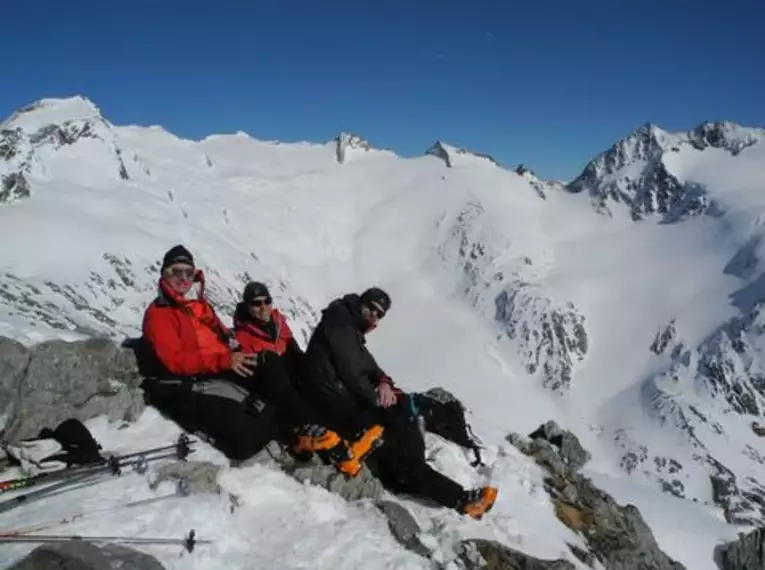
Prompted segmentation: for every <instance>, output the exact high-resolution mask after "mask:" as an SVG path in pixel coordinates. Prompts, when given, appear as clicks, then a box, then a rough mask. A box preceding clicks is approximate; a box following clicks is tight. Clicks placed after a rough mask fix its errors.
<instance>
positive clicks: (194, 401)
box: [142, 378, 279, 461]
mask: <svg viewBox="0 0 765 570" xmlns="http://www.w3.org/2000/svg"><path fill="white" fill-rule="evenodd" d="M142 387H143V388H144V394H145V398H146V401H147V403H148V404H149V405H151V406H154V407H155V408H157V409H158V410H159V411H160V412H161V413H162V414H164V415H165V416H167V417H168V418H169V419H170V420H172V421H174V422H175V423H177V424H178V425H179V426H180V427H181V428H183V429H184V430H186V431H188V432H190V433H197V434H199V433H201V435H202V436H203V437H205V439H207V440H209V441H210V443H211V444H212V445H213V446H214V447H215V448H217V449H218V450H220V451H221V452H222V453H223V454H224V455H226V457H228V458H229V459H232V460H237V461H243V460H245V459H247V458H249V457H252V456H253V455H255V454H256V453H258V452H259V451H260V450H261V449H263V448H264V447H265V446H266V445H268V443H269V442H270V441H271V440H273V439H277V438H278V437H279V429H278V427H279V426H278V423H277V421H276V415H275V409H274V408H273V406H269V405H266V406H256V405H254V403H253V401H252V400H251V399H248V395H247V393H246V391H243V390H241V389H240V390H237V389H236V387H235V386H234V385H232V384H231V383H230V382H229V381H228V380H225V379H205V380H198V381H196V382H195V381H194V379H191V378H181V379H167V380H163V381H157V380H151V379H149V380H146V381H145V382H144V383H143V386H142Z"/></svg>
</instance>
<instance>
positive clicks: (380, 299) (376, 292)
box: [361, 287, 391, 313]
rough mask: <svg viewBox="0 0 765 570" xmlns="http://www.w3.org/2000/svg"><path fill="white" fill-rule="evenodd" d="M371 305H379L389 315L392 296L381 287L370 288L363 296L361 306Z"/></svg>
mask: <svg viewBox="0 0 765 570" xmlns="http://www.w3.org/2000/svg"><path fill="white" fill-rule="evenodd" d="M370 303H374V304H375V305H378V306H379V307H380V308H381V309H382V310H383V311H384V312H386V313H387V312H388V311H389V310H390V305H391V301H390V295H388V294H387V293H386V292H385V291H383V290H382V289H380V288H379V287H370V288H369V289H367V290H366V291H364V292H363V293H362V294H361V304H362V305H370Z"/></svg>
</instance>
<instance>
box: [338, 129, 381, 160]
mask: <svg viewBox="0 0 765 570" xmlns="http://www.w3.org/2000/svg"><path fill="white" fill-rule="evenodd" d="M334 142H335V154H336V156H337V162H339V163H340V164H343V163H345V162H346V160H348V159H349V158H350V155H351V153H353V152H355V151H362V152H367V151H370V150H372V145H370V144H369V143H368V142H367V141H365V140H364V139H363V138H362V137H360V136H359V135H356V134H353V133H340V134H339V135H337V136H336V137H335V140H334Z"/></svg>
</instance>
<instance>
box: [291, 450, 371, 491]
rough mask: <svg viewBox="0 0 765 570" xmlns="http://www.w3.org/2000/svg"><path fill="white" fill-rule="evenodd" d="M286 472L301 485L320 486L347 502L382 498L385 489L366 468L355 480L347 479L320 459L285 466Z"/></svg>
mask: <svg viewBox="0 0 765 570" xmlns="http://www.w3.org/2000/svg"><path fill="white" fill-rule="evenodd" d="M285 471H286V472H287V473H289V474H290V475H292V477H294V478H295V479H297V480H298V481H300V482H301V483H310V484H312V485H318V486H319V487H322V488H324V489H327V490H328V491H331V492H333V493H336V494H338V495H340V496H341V497H343V498H344V499H345V500H347V501H355V500H357V499H371V500H373V501H376V500H377V499H379V498H380V497H382V494H383V491H384V488H383V485H382V483H381V482H380V480H379V479H377V478H376V477H375V476H374V475H372V472H371V471H370V470H369V468H367V467H366V466H364V467H362V469H361V471H360V472H359V473H358V475H356V476H355V477H353V478H350V479H349V478H347V477H346V476H345V475H344V474H342V473H340V472H339V471H338V470H337V469H336V468H335V467H334V466H332V465H324V464H323V463H321V462H320V461H319V460H318V459H313V460H311V461H307V462H299V463H294V464H293V465H288V466H285Z"/></svg>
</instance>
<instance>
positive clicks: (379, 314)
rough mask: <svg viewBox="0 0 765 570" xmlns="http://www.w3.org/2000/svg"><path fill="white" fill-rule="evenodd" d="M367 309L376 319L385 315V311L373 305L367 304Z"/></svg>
mask: <svg viewBox="0 0 765 570" xmlns="http://www.w3.org/2000/svg"><path fill="white" fill-rule="evenodd" d="M366 307H367V310H368V311H369V312H370V313H371V315H372V316H373V317H374V318H376V319H378V320H379V319H382V318H383V317H384V316H385V311H383V310H382V309H381V308H379V307H376V306H375V305H367V306H366Z"/></svg>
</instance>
